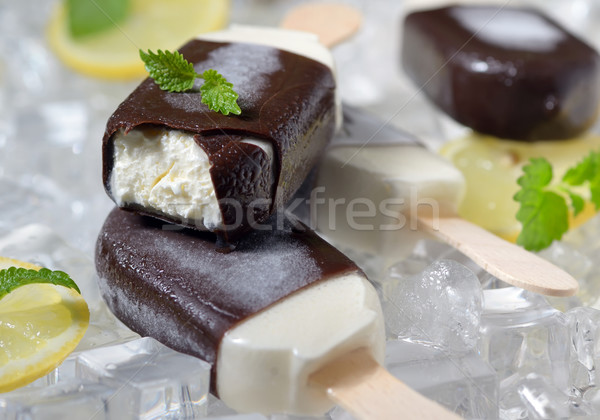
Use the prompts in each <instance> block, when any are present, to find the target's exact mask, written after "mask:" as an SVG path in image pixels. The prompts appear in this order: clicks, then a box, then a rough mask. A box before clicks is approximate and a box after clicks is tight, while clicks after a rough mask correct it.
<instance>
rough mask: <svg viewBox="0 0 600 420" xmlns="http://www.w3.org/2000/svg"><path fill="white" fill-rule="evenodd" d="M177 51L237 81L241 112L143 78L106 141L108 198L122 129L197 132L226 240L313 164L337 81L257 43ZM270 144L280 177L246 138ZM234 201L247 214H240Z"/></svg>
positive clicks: (277, 203)
mask: <svg viewBox="0 0 600 420" xmlns="http://www.w3.org/2000/svg"><path fill="white" fill-rule="evenodd" d="M180 52H181V53H182V54H183V56H184V57H185V58H186V59H187V60H188V61H190V62H192V63H194V64H195V68H196V71H197V72H198V73H202V72H203V71H204V70H206V69H209V68H214V69H216V70H218V71H219V72H220V73H222V74H223V75H224V76H225V77H226V78H227V79H228V81H230V82H232V83H234V88H235V89H236V90H237V91H238V93H239V95H240V96H239V99H238V104H239V106H240V108H241V110H242V114H241V115H240V116H235V115H232V114H230V115H228V116H225V115H222V114H220V113H217V112H212V111H210V110H208V108H207V106H206V105H204V104H202V103H201V102H200V101H201V96H200V94H199V92H198V91H197V90H196V91H191V92H186V93H170V92H166V91H163V90H161V89H160V88H159V87H158V86H157V85H156V83H154V81H153V80H151V79H146V80H145V81H144V82H143V83H142V84H141V85H140V86H139V87H138V88H136V89H135V90H134V92H133V93H132V94H131V95H129V97H128V98H127V99H125V101H124V102H123V103H122V104H121V105H120V106H119V107H118V108H117V110H116V111H115V113H114V114H113V115H112V116H111V117H110V119H109V121H108V123H107V127H106V132H105V135H104V139H103V181H104V186H105V189H106V191H107V193H108V194H109V195H111V191H110V176H111V171H112V167H113V163H114V162H113V137H114V135H115V133H116V132H117V131H119V130H121V129H122V130H124V131H125V132H128V131H130V130H132V129H134V128H136V127H152V126H161V127H167V128H171V129H176V130H183V131H187V132H189V133H192V134H194V139H195V141H196V143H197V144H198V146H199V147H201V148H202V149H203V150H204V151H205V152H206V153H207V155H208V157H209V161H210V163H211V165H212V167H211V170H210V173H211V177H212V180H213V183H214V185H215V192H216V196H217V199H218V200H219V205H220V208H221V213H222V215H223V216H224V224H225V225H226V228H225V229H223V230H224V231H225V234H226V235H227V236H228V237H229V238H235V237H236V236H239V234H241V233H243V232H245V231H247V230H249V229H250V224H251V223H250V221H249V220H248V217H247V213H248V212H247V209H248V207H249V206H250V203H252V202H253V201H254V200H257V199H258V200H261V201H260V202H261V203H263V204H262V205H259V206H256V207H254V206H253V208H252V209H251V212H252V213H253V216H254V219H255V220H257V221H258V222H262V221H264V220H266V219H267V218H268V217H269V215H270V214H271V213H272V212H273V211H274V210H276V209H278V208H280V207H282V206H283V204H285V203H286V202H287V201H288V200H289V198H290V197H292V195H293V194H294V192H295V191H296V189H297V188H298V187H299V186H300V185H301V184H302V182H303V181H304V179H305V177H306V175H307V174H308V172H309V171H310V169H311V168H312V167H313V166H314V165H315V163H316V162H317V159H318V157H319V155H320V154H321V153H322V151H323V149H324V148H325V146H326V144H327V142H328V141H329V139H330V138H331V136H332V135H333V133H334V130H335V98H334V94H335V81H334V78H333V75H332V73H331V70H330V69H329V68H328V67H327V66H325V65H323V64H321V63H319V62H316V61H314V60H311V59H308V58H306V57H302V56H299V55H296V54H293V53H290V52H286V51H282V50H278V49H275V48H271V47H266V46H261V45H254V44H237V43H218V42H208V41H200V40H192V41H190V42H189V43H187V44H186V45H184V46H183V47H182V48H181V49H180ZM248 137H252V138H258V139H264V140H268V141H270V142H271V143H272V144H273V147H274V149H275V155H276V157H275V159H276V162H275V163H276V165H275V166H276V174H275V175H274V179H273V178H272V177H273V175H272V174H271V171H270V168H269V166H268V159H267V157H266V155H265V153H264V151H262V149H260V148H259V147H257V146H255V145H251V144H244V143H241V140H243V139H244V138H248ZM227 199H233V200H235V201H236V202H237V203H239V206H238V207H239V208H241V210H242V212H241V213H242V218H241V220H240V218H239V217H238V216H237V215H236V211H238V214H239V210H237V209H236V208H235V206H232V205H231V201H232V200H227ZM264 203H267V204H264ZM125 207H127V208H130V209H134V210H136V211H138V212H140V213H143V214H148V215H152V216H155V217H159V218H161V219H163V220H167V221H170V222H175V223H181V224H185V225H187V226H189V227H193V228H199V229H203V226H197V225H196V223H195V222H194V221H185V220H184V221H181V220H175V219H173V218H171V217H170V216H168V215H166V214H161V213H158V212H156V211H153V210H152V209H142V208H135V206H128V205H126V206H125Z"/></svg>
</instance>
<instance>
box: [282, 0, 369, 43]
mask: <svg viewBox="0 0 600 420" xmlns="http://www.w3.org/2000/svg"><path fill="white" fill-rule="evenodd" d="M361 22H362V15H361V13H360V12H359V11H358V10H356V9H355V8H353V7H351V6H348V5H346V4H340V3H308V4H303V5H300V6H298V7H295V8H294V9H292V10H291V11H290V12H289V13H288V14H287V15H286V16H285V17H284V18H283V20H282V21H281V24H280V26H281V27H282V28H284V29H294V30H298V31H305V32H311V33H314V34H317V35H318V36H319V41H321V43H322V44H323V45H325V46H326V47H328V48H331V47H333V46H334V45H337V44H339V43H340V42H342V41H345V40H346V39H348V38H349V37H351V36H352V35H354V34H355V33H356V31H358V29H359V28H360V25H361Z"/></svg>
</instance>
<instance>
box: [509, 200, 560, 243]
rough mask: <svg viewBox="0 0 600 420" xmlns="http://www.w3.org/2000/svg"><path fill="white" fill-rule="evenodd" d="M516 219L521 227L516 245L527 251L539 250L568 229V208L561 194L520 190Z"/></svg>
mask: <svg viewBox="0 0 600 420" xmlns="http://www.w3.org/2000/svg"><path fill="white" fill-rule="evenodd" d="M520 193H521V194H518V195H519V200H517V201H519V202H520V203H521V207H520V208H519V211H518V212H517V220H518V221H520V222H521V223H522V224H523V228H522V230H521V233H520V234H519V237H518V238H517V244H519V245H521V246H523V247H524V248H525V249H527V250H530V251H539V250H542V249H544V248H546V247H548V246H550V244H551V243H552V241H554V240H556V239H560V238H562V235H563V234H564V233H565V232H566V231H567V230H568V229H569V209H568V207H567V203H566V200H565V198H564V197H562V196H561V195H559V194H556V193H554V192H551V191H542V190H540V189H528V190H525V191H520Z"/></svg>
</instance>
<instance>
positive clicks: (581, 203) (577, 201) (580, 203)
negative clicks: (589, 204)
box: [567, 191, 585, 216]
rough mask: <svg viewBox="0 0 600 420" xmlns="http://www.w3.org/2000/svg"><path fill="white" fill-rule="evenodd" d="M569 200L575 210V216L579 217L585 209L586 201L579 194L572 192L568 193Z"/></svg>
mask: <svg viewBox="0 0 600 420" xmlns="http://www.w3.org/2000/svg"><path fill="white" fill-rule="evenodd" d="M567 194H569V198H570V199H571V207H572V208H573V216H577V215H578V214H579V213H581V212H582V211H583V208H584V207H585V200H584V199H583V197H582V196H580V195H579V194H575V193H574V192H572V191H568V192H567Z"/></svg>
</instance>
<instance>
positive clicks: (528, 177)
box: [517, 158, 552, 188]
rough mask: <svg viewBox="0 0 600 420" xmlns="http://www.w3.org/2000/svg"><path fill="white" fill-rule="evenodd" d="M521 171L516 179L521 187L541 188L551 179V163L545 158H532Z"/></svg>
mask: <svg viewBox="0 0 600 420" xmlns="http://www.w3.org/2000/svg"><path fill="white" fill-rule="evenodd" d="M523 173H524V174H523V176H521V177H520V178H519V179H518V180H517V183H518V184H519V185H520V186H521V187H523V188H542V187H545V186H547V185H548V184H550V182H551V181H552V165H550V162H548V160H546V159H545V158H532V159H531V160H530V161H529V164H528V165H525V166H524V167H523Z"/></svg>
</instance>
